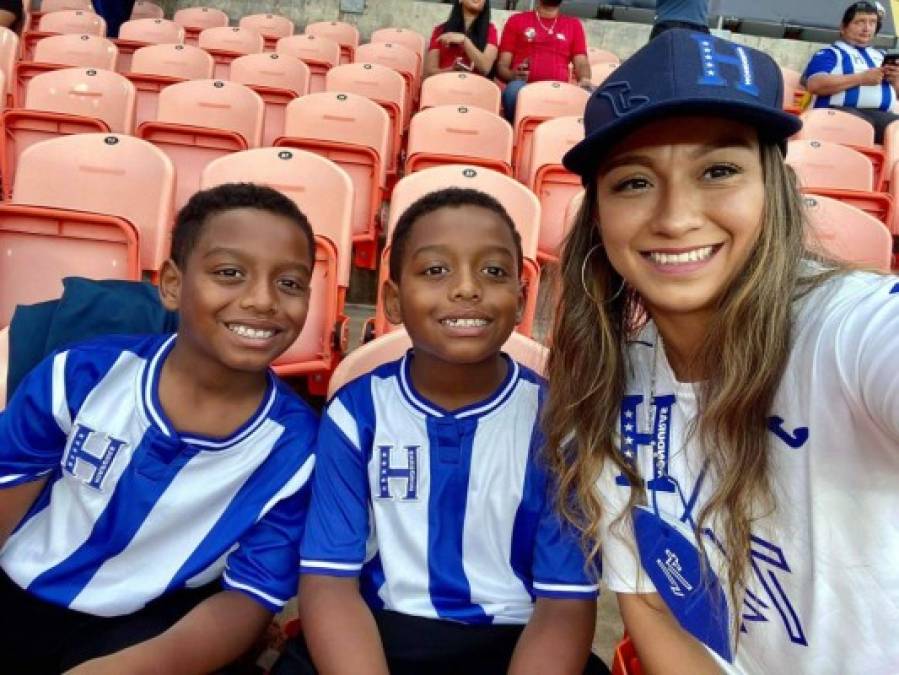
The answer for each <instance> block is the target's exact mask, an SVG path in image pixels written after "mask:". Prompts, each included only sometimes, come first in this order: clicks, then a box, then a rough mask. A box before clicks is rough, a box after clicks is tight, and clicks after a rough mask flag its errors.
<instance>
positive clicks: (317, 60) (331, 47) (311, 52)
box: [275, 34, 340, 94]
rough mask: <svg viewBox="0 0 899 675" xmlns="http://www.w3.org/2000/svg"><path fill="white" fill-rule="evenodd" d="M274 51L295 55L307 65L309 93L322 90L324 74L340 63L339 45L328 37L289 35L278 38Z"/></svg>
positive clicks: (323, 87)
mask: <svg viewBox="0 0 899 675" xmlns="http://www.w3.org/2000/svg"><path fill="white" fill-rule="evenodd" d="M275 51H276V52H277V53H279V54H289V55H291V56H295V57H297V58H298V59H300V60H301V61H302V62H303V63H305V64H306V65H307V66H309V70H310V72H311V73H312V77H311V79H310V80H309V93H310V94H314V93H316V92H319V91H324V89H325V76H326V75H327V74H328V71H329V70H331V68H333V67H334V66H336V65H339V64H340V45H338V44H337V43H336V42H334V40H331V39H330V38H324V37H316V36H315V35H305V34H304V35H291V36H290V37H285V38H281V39H280V40H278V42H277V43H276V44H275Z"/></svg>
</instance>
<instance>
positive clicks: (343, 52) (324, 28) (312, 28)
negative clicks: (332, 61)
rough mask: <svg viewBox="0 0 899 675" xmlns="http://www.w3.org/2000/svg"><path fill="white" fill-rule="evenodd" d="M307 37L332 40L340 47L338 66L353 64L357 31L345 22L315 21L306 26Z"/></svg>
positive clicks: (357, 39) (357, 36)
mask: <svg viewBox="0 0 899 675" xmlns="http://www.w3.org/2000/svg"><path fill="white" fill-rule="evenodd" d="M304 32H305V33H306V34H307V35H315V36H317V37H324V38H329V39H331V40H334V42H336V43H337V44H338V45H340V65H343V64H344V63H353V61H354V60H355V58H356V47H358V46H359V29H357V28H356V27H355V26H354V25H353V24H351V23H346V22H345V21H316V22H315V23H310V24H307V25H306V30H305V31H304Z"/></svg>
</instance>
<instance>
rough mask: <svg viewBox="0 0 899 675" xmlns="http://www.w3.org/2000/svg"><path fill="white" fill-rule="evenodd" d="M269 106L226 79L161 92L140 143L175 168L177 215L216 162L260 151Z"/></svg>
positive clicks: (141, 129) (143, 126)
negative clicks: (250, 150) (160, 153)
mask: <svg viewBox="0 0 899 675" xmlns="http://www.w3.org/2000/svg"><path fill="white" fill-rule="evenodd" d="M264 112H265V104H264V103H263V102H262V99H261V98H260V97H259V95H258V94H257V93H256V92H254V91H253V90H252V89H250V88H249V87H245V86H244V85H242V84H238V83H236V82H224V81H222V80H188V81H186V82H179V83H177V84H173V85H171V86H168V87H166V88H165V89H163V90H162V91H161V92H159V107H158V110H157V113H156V120H154V121H151V122H144V123H143V124H141V125H140V126H139V127H138V128H137V135H138V137H140V138H143V139H145V140H148V141H150V142H151V143H153V144H154V145H156V146H157V147H158V148H160V149H161V150H162V151H163V152H165V153H166V154H167V155H168V156H169V158H170V159H171V160H172V162H173V163H174V165H175V172H176V173H175V175H176V179H177V182H176V187H175V210H176V211H177V210H178V209H180V208H181V207H182V206H184V204H185V203H187V200H188V199H189V198H190V196H191V195H192V194H193V193H194V192H196V191H197V189H199V186H200V174H201V173H202V171H203V169H204V168H205V167H206V165H207V164H209V163H210V162H211V161H212V160H214V159H218V158H219V157H221V156H223V155H227V154H231V153H233V152H235V151H238V150H246V149H247V148H255V147H258V145H259V143H260V142H261V140H262V120H263V115H264Z"/></svg>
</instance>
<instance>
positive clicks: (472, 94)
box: [420, 73, 502, 115]
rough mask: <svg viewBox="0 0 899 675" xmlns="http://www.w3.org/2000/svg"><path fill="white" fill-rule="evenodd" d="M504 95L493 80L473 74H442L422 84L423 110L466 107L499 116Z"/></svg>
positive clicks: (433, 76)
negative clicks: (453, 106)
mask: <svg viewBox="0 0 899 675" xmlns="http://www.w3.org/2000/svg"><path fill="white" fill-rule="evenodd" d="M501 96H502V93H501V92H500V89H499V87H498V86H496V84H495V83H494V82H493V81H492V80H488V79H487V78H486V77H481V76H480V75H472V74H471V73H440V74H439V75H432V76H431V77H429V78H428V79H426V80H425V81H424V82H422V84H421V106H420V107H421V109H422V110H424V109H425V108H433V107H434V106H438V105H466V106H469V107H473V108H482V109H484V110H487V111H488V112H492V113H493V114H494V115H499V109H500V98H501Z"/></svg>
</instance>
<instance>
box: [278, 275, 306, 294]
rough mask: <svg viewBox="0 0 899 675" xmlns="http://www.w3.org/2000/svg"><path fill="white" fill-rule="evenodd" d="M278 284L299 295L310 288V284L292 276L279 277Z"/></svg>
mask: <svg viewBox="0 0 899 675" xmlns="http://www.w3.org/2000/svg"><path fill="white" fill-rule="evenodd" d="M278 286H280V287H281V288H283V289H284V290H285V291H287V292H288V293H292V294H295V295H299V294H300V293H303V292H305V291H306V290H307V289H308V288H309V284H307V283H304V282H302V281H300V280H299V279H291V278H283V279H278Z"/></svg>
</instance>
